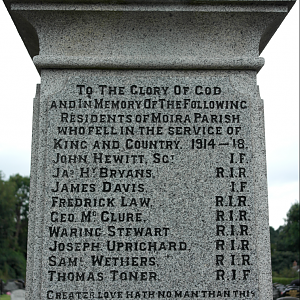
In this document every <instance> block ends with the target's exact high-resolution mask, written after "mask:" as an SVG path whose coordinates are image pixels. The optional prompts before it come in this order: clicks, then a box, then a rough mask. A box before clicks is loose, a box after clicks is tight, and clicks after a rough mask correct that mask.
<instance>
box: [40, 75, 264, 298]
mask: <svg viewBox="0 0 300 300" xmlns="http://www.w3.org/2000/svg"><path fill="white" fill-rule="evenodd" d="M47 110H48V111H47V114H48V120H47V124H48V133H47V154H46V163H47V179H46V187H45V189H46V195H45V204H44V207H45V217H44V235H43V239H44V242H43V262H42V264H43V271H42V276H43V284H42V297H43V299H123V298H124V299H189V298H200V299H201V298H216V299H235V298H236V299H258V297H259V295H258V285H257V265H256V249H255V236H254V227H255V226H254V225H255V223H254V222H255V217H254V206H253V203H254V200H255V199H253V191H252V189H253V169H252V164H251V159H252V149H251V147H252V146H251V145H252V143H251V134H252V130H253V129H252V125H251V99H250V98H249V96H245V94H241V93H239V92H238V91H236V90H235V89H234V86H233V85H232V84H231V83H230V80H229V78H228V77H226V76H218V77H217V76H211V77H210V76H202V77H201V76H200V77H199V76H197V77H167V76H165V77H163V76H162V77H161V78H159V77H153V78H152V77H139V76H136V77H132V76H131V77H130V76H129V77H126V76H119V77H118V76H115V77H109V76H99V77H97V76H87V77H70V78H69V79H68V81H67V82H66V84H65V86H64V88H63V89H62V90H61V91H59V92H57V93H56V94H54V95H51V96H50V97H48V99H47Z"/></svg>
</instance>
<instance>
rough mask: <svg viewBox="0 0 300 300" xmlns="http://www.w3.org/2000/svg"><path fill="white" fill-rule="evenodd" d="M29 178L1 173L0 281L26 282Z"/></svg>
mask: <svg viewBox="0 0 300 300" xmlns="http://www.w3.org/2000/svg"><path fill="white" fill-rule="evenodd" d="M29 185H30V181H29V177H23V176H21V175H19V174H17V175H14V176H11V177H10V178H9V179H8V180H7V181H5V180H4V178H3V175H2V173H1V172H0V278H2V279H9V278H25V269H26V255H27V228H28V208H29Z"/></svg>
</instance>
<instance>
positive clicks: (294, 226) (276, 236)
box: [270, 203, 300, 276]
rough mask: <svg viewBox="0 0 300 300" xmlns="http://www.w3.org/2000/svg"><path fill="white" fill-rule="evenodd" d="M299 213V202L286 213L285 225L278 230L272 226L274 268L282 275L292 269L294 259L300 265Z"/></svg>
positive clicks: (275, 271) (274, 270)
mask: <svg viewBox="0 0 300 300" xmlns="http://www.w3.org/2000/svg"><path fill="white" fill-rule="evenodd" d="M299 213H300V211H299V203H294V204H293V205H292V206H291V207H290V209H289V211H288V212H287V214H286V219H285V223H284V225H282V226H280V227H279V228H278V229H277V230H275V229H274V228H273V227H270V239H271V254H272V270H273V272H274V273H276V274H281V275H282V276H284V274H283V273H285V274H287V273H288V270H291V267H292V264H293V262H294V261H297V263H298V265H299V231H300V228H299ZM292 273H293V272H291V276H292Z"/></svg>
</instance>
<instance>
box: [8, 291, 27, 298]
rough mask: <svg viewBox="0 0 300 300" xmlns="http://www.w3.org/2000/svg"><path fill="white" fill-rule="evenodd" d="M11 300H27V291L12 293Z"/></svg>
mask: <svg viewBox="0 0 300 300" xmlns="http://www.w3.org/2000/svg"><path fill="white" fill-rule="evenodd" d="M10 298H11V300H25V290H15V291H13V292H12V293H11V296H10Z"/></svg>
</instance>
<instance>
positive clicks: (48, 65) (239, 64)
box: [33, 55, 265, 71]
mask: <svg viewBox="0 0 300 300" xmlns="http://www.w3.org/2000/svg"><path fill="white" fill-rule="evenodd" d="M33 62H34V64H35V66H36V67H37V69H38V70H41V69H85V68H88V69H120V70H122V69H144V70H160V69H167V70H178V69H181V70H200V69H202V70H215V69H218V70H219V69H222V70H233V69H234V70H240V69H243V70H255V71H259V70H260V69H261V68H262V67H263V65H264V62H265V60H264V59H263V58H262V57H258V58H248V57H238V58H234V59H227V58H226V59H221V58H211V59H206V58H203V57H194V56H193V57H185V58H184V59H180V58H177V57H176V58H170V57H155V58H154V57H153V58H151V57H150V58H149V57H134V58H132V57H120V56H118V57H112V58H101V57H98V56H50V55H48V56H47V55H38V56H35V57H34V58H33Z"/></svg>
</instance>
